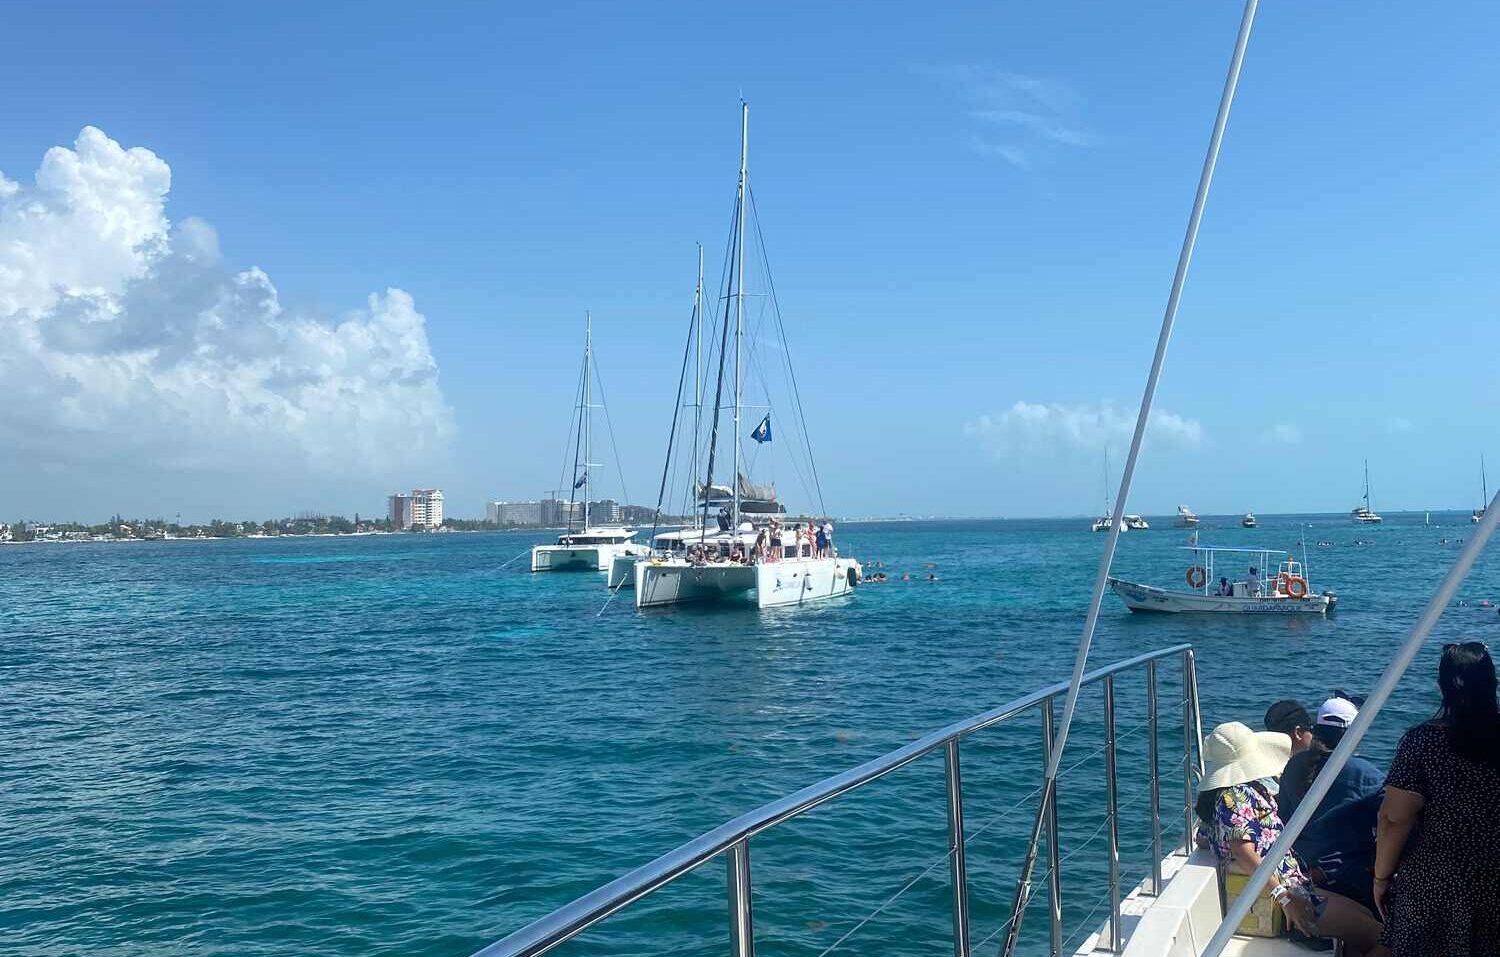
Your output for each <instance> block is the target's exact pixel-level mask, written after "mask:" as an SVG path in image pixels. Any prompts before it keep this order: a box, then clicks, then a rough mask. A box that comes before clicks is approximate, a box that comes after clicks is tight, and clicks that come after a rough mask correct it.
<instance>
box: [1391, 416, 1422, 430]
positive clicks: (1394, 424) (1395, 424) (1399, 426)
mask: <svg viewBox="0 0 1500 957" xmlns="http://www.w3.org/2000/svg"><path fill="white" fill-rule="evenodd" d="M1385 427H1386V429H1387V430H1389V431H1391V432H1394V433H1396V434H1397V435H1400V434H1401V433H1404V432H1411V431H1413V430H1414V429H1416V427H1417V426H1416V424H1415V423H1414V422H1412V420H1411V419H1408V418H1406V417H1405V416H1403V415H1398V416H1396V417H1395V418H1393V419H1391V420H1390V421H1389V422H1387V423H1386V425H1385Z"/></svg>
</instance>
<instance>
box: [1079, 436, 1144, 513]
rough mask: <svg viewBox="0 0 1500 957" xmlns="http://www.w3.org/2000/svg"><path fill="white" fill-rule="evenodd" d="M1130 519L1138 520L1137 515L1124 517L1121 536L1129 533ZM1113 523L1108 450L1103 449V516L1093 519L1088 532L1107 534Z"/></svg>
mask: <svg viewBox="0 0 1500 957" xmlns="http://www.w3.org/2000/svg"><path fill="white" fill-rule="evenodd" d="M1132 517H1134V518H1137V519H1139V518H1140V516H1139V515H1137V516H1125V517H1124V518H1123V519H1122V520H1121V522H1120V532H1121V533H1122V534H1123V533H1125V532H1128V531H1130V529H1131V525H1130V519H1131V518H1132ZM1114 523H1115V505H1114V501H1113V499H1112V498H1111V497H1110V484H1109V450H1108V449H1105V450H1104V514H1103V515H1102V516H1101V517H1099V518H1096V519H1094V522H1093V524H1092V525H1090V526H1089V529H1090V531H1095V532H1107V531H1109V529H1110V526H1111V525H1113V524H1114Z"/></svg>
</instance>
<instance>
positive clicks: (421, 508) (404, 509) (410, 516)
mask: <svg viewBox="0 0 1500 957" xmlns="http://www.w3.org/2000/svg"><path fill="white" fill-rule="evenodd" d="M387 503H388V507H389V512H388V514H389V516H390V520H391V525H392V526H394V527H395V528H398V529H400V530H401V531H408V530H410V529H414V528H437V527H438V526H440V525H442V524H443V490H442V489H437V488H414V489H412V490H411V494H410V495H403V494H401V493H400V492H397V493H396V494H394V495H392V496H390V498H389V499H387Z"/></svg>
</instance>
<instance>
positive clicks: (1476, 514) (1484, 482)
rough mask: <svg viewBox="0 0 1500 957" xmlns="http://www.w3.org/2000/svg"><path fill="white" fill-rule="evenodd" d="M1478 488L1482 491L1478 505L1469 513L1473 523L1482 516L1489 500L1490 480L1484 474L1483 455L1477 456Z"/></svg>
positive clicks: (1478, 520) (1476, 522) (1477, 522)
mask: <svg viewBox="0 0 1500 957" xmlns="http://www.w3.org/2000/svg"><path fill="white" fill-rule="evenodd" d="M1479 488H1480V490H1481V491H1482V492H1483V494H1482V495H1481V496H1480V497H1479V503H1480V504H1479V507H1478V508H1476V509H1474V511H1473V513H1472V514H1470V515H1469V521H1471V522H1473V523H1474V524H1475V525H1478V524H1479V522H1480V520H1481V519H1483V518H1484V510H1485V507H1486V506H1488V505H1489V501H1490V482H1489V479H1487V478H1486V477H1485V474H1484V456H1483V455H1481V456H1479Z"/></svg>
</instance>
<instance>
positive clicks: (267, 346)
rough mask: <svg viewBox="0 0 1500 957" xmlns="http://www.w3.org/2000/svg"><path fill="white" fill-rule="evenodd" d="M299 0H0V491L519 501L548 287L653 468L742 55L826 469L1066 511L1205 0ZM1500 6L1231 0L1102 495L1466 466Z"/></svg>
mask: <svg viewBox="0 0 1500 957" xmlns="http://www.w3.org/2000/svg"><path fill="white" fill-rule="evenodd" d="M310 6H313V5H306V4H278V3H259V4H254V5H248V6H242V7H237V8H235V11H234V13H233V15H232V16H228V15H225V14H224V13H222V12H217V11H215V10H213V9H211V5H202V4H185V3H184V4H154V5H150V6H149V7H145V8H143V7H137V6H130V5H107V4H87V5H81V4H75V3H67V2H50V3H45V4H43V3H31V4H25V5H13V6H11V7H9V8H8V10H7V26H6V31H5V39H4V48H5V54H6V55H5V56H4V58H3V65H0V76H4V78H5V80H6V87H7V90H8V93H9V95H8V96H7V97H6V101H7V102H6V111H5V112H6V122H5V126H4V132H3V133H0V177H3V178H0V446H3V447H4V448H5V449H6V451H7V454H6V455H4V456H0V496H3V498H4V500H5V502H6V505H5V506H4V511H5V512H6V513H7V514H4V515H0V519H4V520H10V519H13V518H32V519H50V520H60V519H68V518H77V519H85V520H99V519H102V518H103V517H105V516H108V515H109V514H112V513H115V512H121V513H124V514H128V515H137V514H139V515H166V516H171V515H173V514H181V515H182V516H183V517H184V519H192V518H208V517H212V516H240V517H250V516H255V517H262V516H271V515H291V514H298V513H308V512H339V513H343V514H351V513H354V512H360V513H362V514H371V513H379V512H381V511H383V509H384V498H385V495H387V494H388V493H390V492H391V491H393V490H396V489H405V488H411V487H428V486H437V487H441V488H443V489H444V491H445V493H446V497H447V502H448V511H449V513H450V514H453V515H458V516H480V515H482V514H483V510H484V503H485V502H486V501H487V500H490V499H505V500H526V499H536V498H539V497H541V496H543V495H544V494H545V493H546V492H547V490H549V489H553V488H556V487H557V486H558V484H559V476H560V474H564V473H565V472H566V468H567V467H566V465H565V464H564V456H563V455H562V450H563V448H564V445H565V441H566V439H567V434H566V433H567V432H568V429H569V421H570V411H571V405H572V403H573V402H574V390H575V387H576V377H577V368H578V361H579V352H580V348H581V344H582V337H583V324H584V314H585V311H589V312H591V313H592V315H593V319H594V342H595V346H596V349H597V352H598V359H599V373H600V379H601V381H602V383H603V385H604V386H605V389H606V394H607V398H608V405H609V421H610V423H611V424H612V429H613V432H614V434H615V438H616V440H617V443H618V446H619V456H618V457H619V461H620V464H621V471H622V472H623V486H620V485H619V483H620V481H621V476H619V475H616V474H614V473H615V470H614V469H613V468H610V469H603V470H600V473H599V478H600V482H601V490H602V491H603V492H605V493H608V494H616V495H617V496H618V495H623V494H624V492H621V491H619V489H620V488H621V487H623V489H625V490H627V491H628V493H629V498H630V499H631V500H633V501H636V502H641V503H644V504H651V503H653V502H654V500H655V497H656V489H657V486H658V483H659V482H660V481H661V470H662V462H663V456H664V453H665V449H666V441H667V432H668V427H669V425H670V421H671V415H672V410H673V402H674V395H675V390H676V385H677V380H678V375H679V370H680V363H681V361H682V351H683V347H684V335H685V333H686V330H687V326H688V319H689V314H690V310H691V306H692V292H693V283H694V273H695V270H696V245H695V244H697V243H702V244H703V246H704V247H705V250H706V252H705V258H706V260H707V262H708V264H709V278H708V283H709V285H710V286H711V287H712V288H713V289H717V288H718V283H719V281H720V280H719V266H720V263H721V262H722V260H723V256H724V249H725V242H726V240H727V238H728V223H729V216H730V212H731V209H732V204H733V200H734V189H735V181H736V175H737V167H738V152H739V101H740V98H741V97H743V98H744V99H745V100H746V101H747V102H748V103H749V105H750V170H751V172H750V178H751V183H752V188H753V190H754V192H755V198H756V203H757V207H758V211H759V217H760V221H761V224H762V227H763V229H764V235H765V246H766V250H767V255H768V258H769V261H770V263H771V267H772V274H773V275H774V278H775V283H776V292H777V295H778V300H779V303H780V307H781V310H782V313H783V316H784V322H785V326H786V332H787V342H788V344H789V346H790V355H791V357H792V361H793V363H794V365H795V368H796V369H797V372H798V376H797V379H798V384H799V388H800V390H801V393H802V400H803V402H802V404H803V407H804V410H805V415H806V420H807V427H808V432H809V434H810V435H811V438H812V453H813V455H814V456H815V458H816V462H817V469H818V473H819V476H820V481H821V487H822V500H823V502H824V503H825V504H826V509H827V510H828V511H829V512H831V513H833V514H837V515H844V516H856V515H897V514H909V515H996V516H1016V517H1020V516H1042V515H1077V514H1084V513H1090V512H1097V511H1099V510H1100V509H1101V508H1102V500H1103V497H1104V475H1105V464H1104V463H1105V458H1106V455H1108V456H1109V458H1110V459H1111V462H1112V469H1111V475H1112V479H1113V480H1114V481H1118V478H1119V468H1120V465H1121V463H1122V462H1123V460H1124V457H1125V450H1126V447H1127V446H1128V443H1129V434H1130V429H1131V425H1132V423H1133V419H1134V415H1135V410H1136V405H1137V403H1138V402H1139V399H1140V394H1141V389H1142V387H1143V385H1144V381H1145V377H1146V372H1147V369H1148V367H1149V363H1150V357H1151V351H1152V349H1153V347H1154V344H1155V339H1156V333H1157V329H1158V327H1159V324H1160V321H1161V311H1162V308H1163V306H1164V304H1165V300H1166V296H1167V292H1168V288H1169V285H1170V281H1171V276H1172V271H1173V268H1174V266H1175V263H1176V257H1177V252H1178V247H1179V244H1180V242H1181V238H1182V230H1183V227H1184V224H1185V221H1186V218H1187V214H1188V211H1189V208H1190V206H1191V201H1192V194H1193V189H1194V186H1195V184H1196V181H1197V176H1198V171H1199V168H1200V165H1201V163H1202V159H1203V150H1204V146H1205V144H1206V141H1207V138H1208V133H1209V129H1210V125H1211V123H1212V120H1213V114H1214V110H1215V107H1216V105H1217V102H1218V97H1219V92H1220V89H1221V87H1222V84H1223V78H1224V70H1225V67H1226V65H1227V62H1228V58H1229V54H1230V50H1231V47H1232V44H1233V40H1234V34H1235V30H1236V27H1237V25H1238V22H1239V17H1240V12H1241V7H1240V5H1239V4H1237V3H1233V2H1220V0H1214V2H1209V3H1191V4H1190V3H1171V4H1168V3H1158V2H1148V3H1141V4H1129V5H1119V4H1115V5H1107V4H1097V3H1092V2H1082V0H1078V2H1074V0H1062V2H1057V3H1052V4H1000V3H994V2H992V0H991V2H983V3H953V4H943V5H938V6H933V7H912V6H911V5H908V4H894V3H871V4H862V5H859V6H858V8H857V10H856V8H852V7H850V6H849V5H847V4H816V3H814V4H809V3H761V4H748V5H739V6H737V7H729V6H722V5H703V4H668V3H641V4H630V5H621V4H606V3H576V4H531V5H517V4H479V3H475V4H442V3H435V4H424V5H414V4H380V3H370V4H363V5H359V6H358V7H342V8H335V7H329V8H327V9H319V10H311V9H308V7H310ZM1497 33H1500V7H1497V6H1496V5H1494V4H1485V3H1479V2H1472V3H1467V2H1455V3H1450V4H1445V5H1444V6H1443V7H1442V9H1441V12H1440V13H1436V12H1434V11H1433V10H1432V9H1431V8H1426V7H1422V6H1421V5H1411V4H1395V3H1376V4H1368V3H1358V4H1357V3H1353V2H1343V0H1339V2H1326V3H1320V4H1304V3H1295V4H1294V3H1285V2H1276V0H1267V2H1266V3H1264V4H1263V5H1262V9H1261V11H1260V16H1259V19H1258V21H1257V26H1256V30H1255V33H1254V35H1253V37H1252V39H1251V43H1250V49H1249V54H1248V57H1247V60H1246V65H1245V71H1244V75H1243V79H1242V82H1241V87H1240V93H1239V97H1238V99H1237V101H1236V104H1235V109H1234V113H1233V115H1232V116H1231V119H1230V123H1229V129H1228V133H1227V136H1226V140H1225V147H1224V153H1223V156H1222V159H1221V161H1220V164H1219V168H1218V174H1217V177H1216V180H1215V183H1214V189H1213V193H1212V195H1211V197H1210V200H1209V205H1208V210H1207V213H1206V217H1205V220H1204V225H1203V229H1202V233H1201V235H1200V238H1199V243H1198V251H1197V255H1196V258H1195V260H1194V264H1193V269H1192V273H1191V275H1190V277H1189V281H1188V285H1187V289H1186V293H1185V295H1184V298H1183V303H1182V308H1181V311H1180V314H1179V319H1178V326H1177V331H1176V334H1175V336H1174V338H1173V340H1172V344H1171V349H1170V351H1169V353H1168V357H1167V364H1166V368H1165V373H1164V376H1163V378H1162V383H1161V389H1160V393H1159V396H1158V400H1157V410H1158V411H1157V414H1156V416H1155V417H1154V418H1153V420H1152V422H1151V427H1150V429H1149V430H1148V437H1147V443H1146V448H1145V451H1144V453H1143V455H1142V458H1141V464H1140V468H1139V471H1138V473H1137V478H1136V483H1135V488H1134V491H1133V493H1132V496H1131V499H1130V510H1131V511H1137V512H1143V513H1146V514H1164V513H1170V512H1171V511H1172V510H1174V509H1175V507H1176V505H1177V504H1179V503H1186V504H1190V505H1191V506H1192V507H1193V508H1194V509H1196V510H1197V511H1199V512H1200V513H1204V514H1209V513H1235V512H1243V511H1246V510H1254V511H1257V512H1262V513H1273V512H1285V511H1323V510H1346V509H1348V508H1350V507H1352V506H1353V505H1354V504H1356V503H1357V500H1358V497H1359V495H1360V492H1361V483H1362V461H1363V460H1364V459H1366V458H1368V459H1369V463H1370V473H1371V482H1372V486H1373V499H1374V504H1375V506H1376V508H1377V509H1381V510H1396V509H1403V508H1409V509H1424V508H1444V507H1452V508H1472V507H1474V506H1476V505H1478V504H1479V498H1480V488H1479V485H1480V481H1479V479H1480V476H1479V460H1480V456H1481V454H1487V455H1488V456H1489V459H1490V461H1491V462H1492V463H1494V464H1495V470H1496V475H1497V479H1496V481H1497V483H1500V441H1496V427H1495V411H1496V409H1497V408H1500V377H1497V376H1496V375H1495V374H1494V358H1493V344H1494V341H1495V333H1496V330H1497V321H1496V320H1497V316H1496V312H1497V308H1496V302H1497V292H1500V288H1497V287H1500V271H1497V270H1496V269H1495V263H1496V261H1497V252H1500V240H1497V235H1496V230H1497V226H1496V224H1497V223H1500V191H1497V190H1500V187H1497V182H1500V181H1497V179H1496V177H1495V169H1496V167H1497V164H1496V160H1497V158H1500V156H1497V154H1500V127H1497V126H1496V124H1495V123H1494V112H1493V109H1492V108H1491V101H1492V99H1493V95H1492V94H1493V91H1494V90H1495V89H1500V60H1497V59H1496V58H1495V57H1494V56H1493V45H1492V42H1491V41H1492V38H1493V37H1494V36H1495V35H1497ZM783 400H784V396H783ZM772 404H773V405H774V406H776V410H777V411H776V412H775V413H773V414H776V415H778V416H781V415H783V414H784V413H787V412H788V409H787V406H786V403H785V402H784V401H780V402H778V401H777V400H776V399H774V398H773V400H772ZM782 421H784V420H783V419H778V422H782ZM749 427H750V424H749V423H745V426H744V428H745V431H747V432H748V429H749ZM784 437H786V438H789V433H788V431H787V430H786V429H781V430H780V434H779V435H778V437H777V439H776V440H774V441H773V447H776V446H775V442H777V441H783V440H785V439H784ZM599 460H600V461H601V462H603V461H607V462H610V463H611V464H612V462H613V456H607V457H601V458H600V459H599ZM789 474H790V473H789V472H788V473H784V475H789ZM612 483H614V484H612ZM783 485H784V487H785V488H784V496H785V497H786V498H787V504H788V505H789V506H790V507H792V508H793V509H794V510H797V509H801V508H812V507H814V506H813V503H812V502H810V501H808V499H810V498H811V497H812V493H811V492H809V491H807V490H804V489H801V488H800V487H798V486H797V485H796V484H795V483H790V482H788V481H786V479H785V477H784V476H783ZM9 513H15V514H9Z"/></svg>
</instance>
